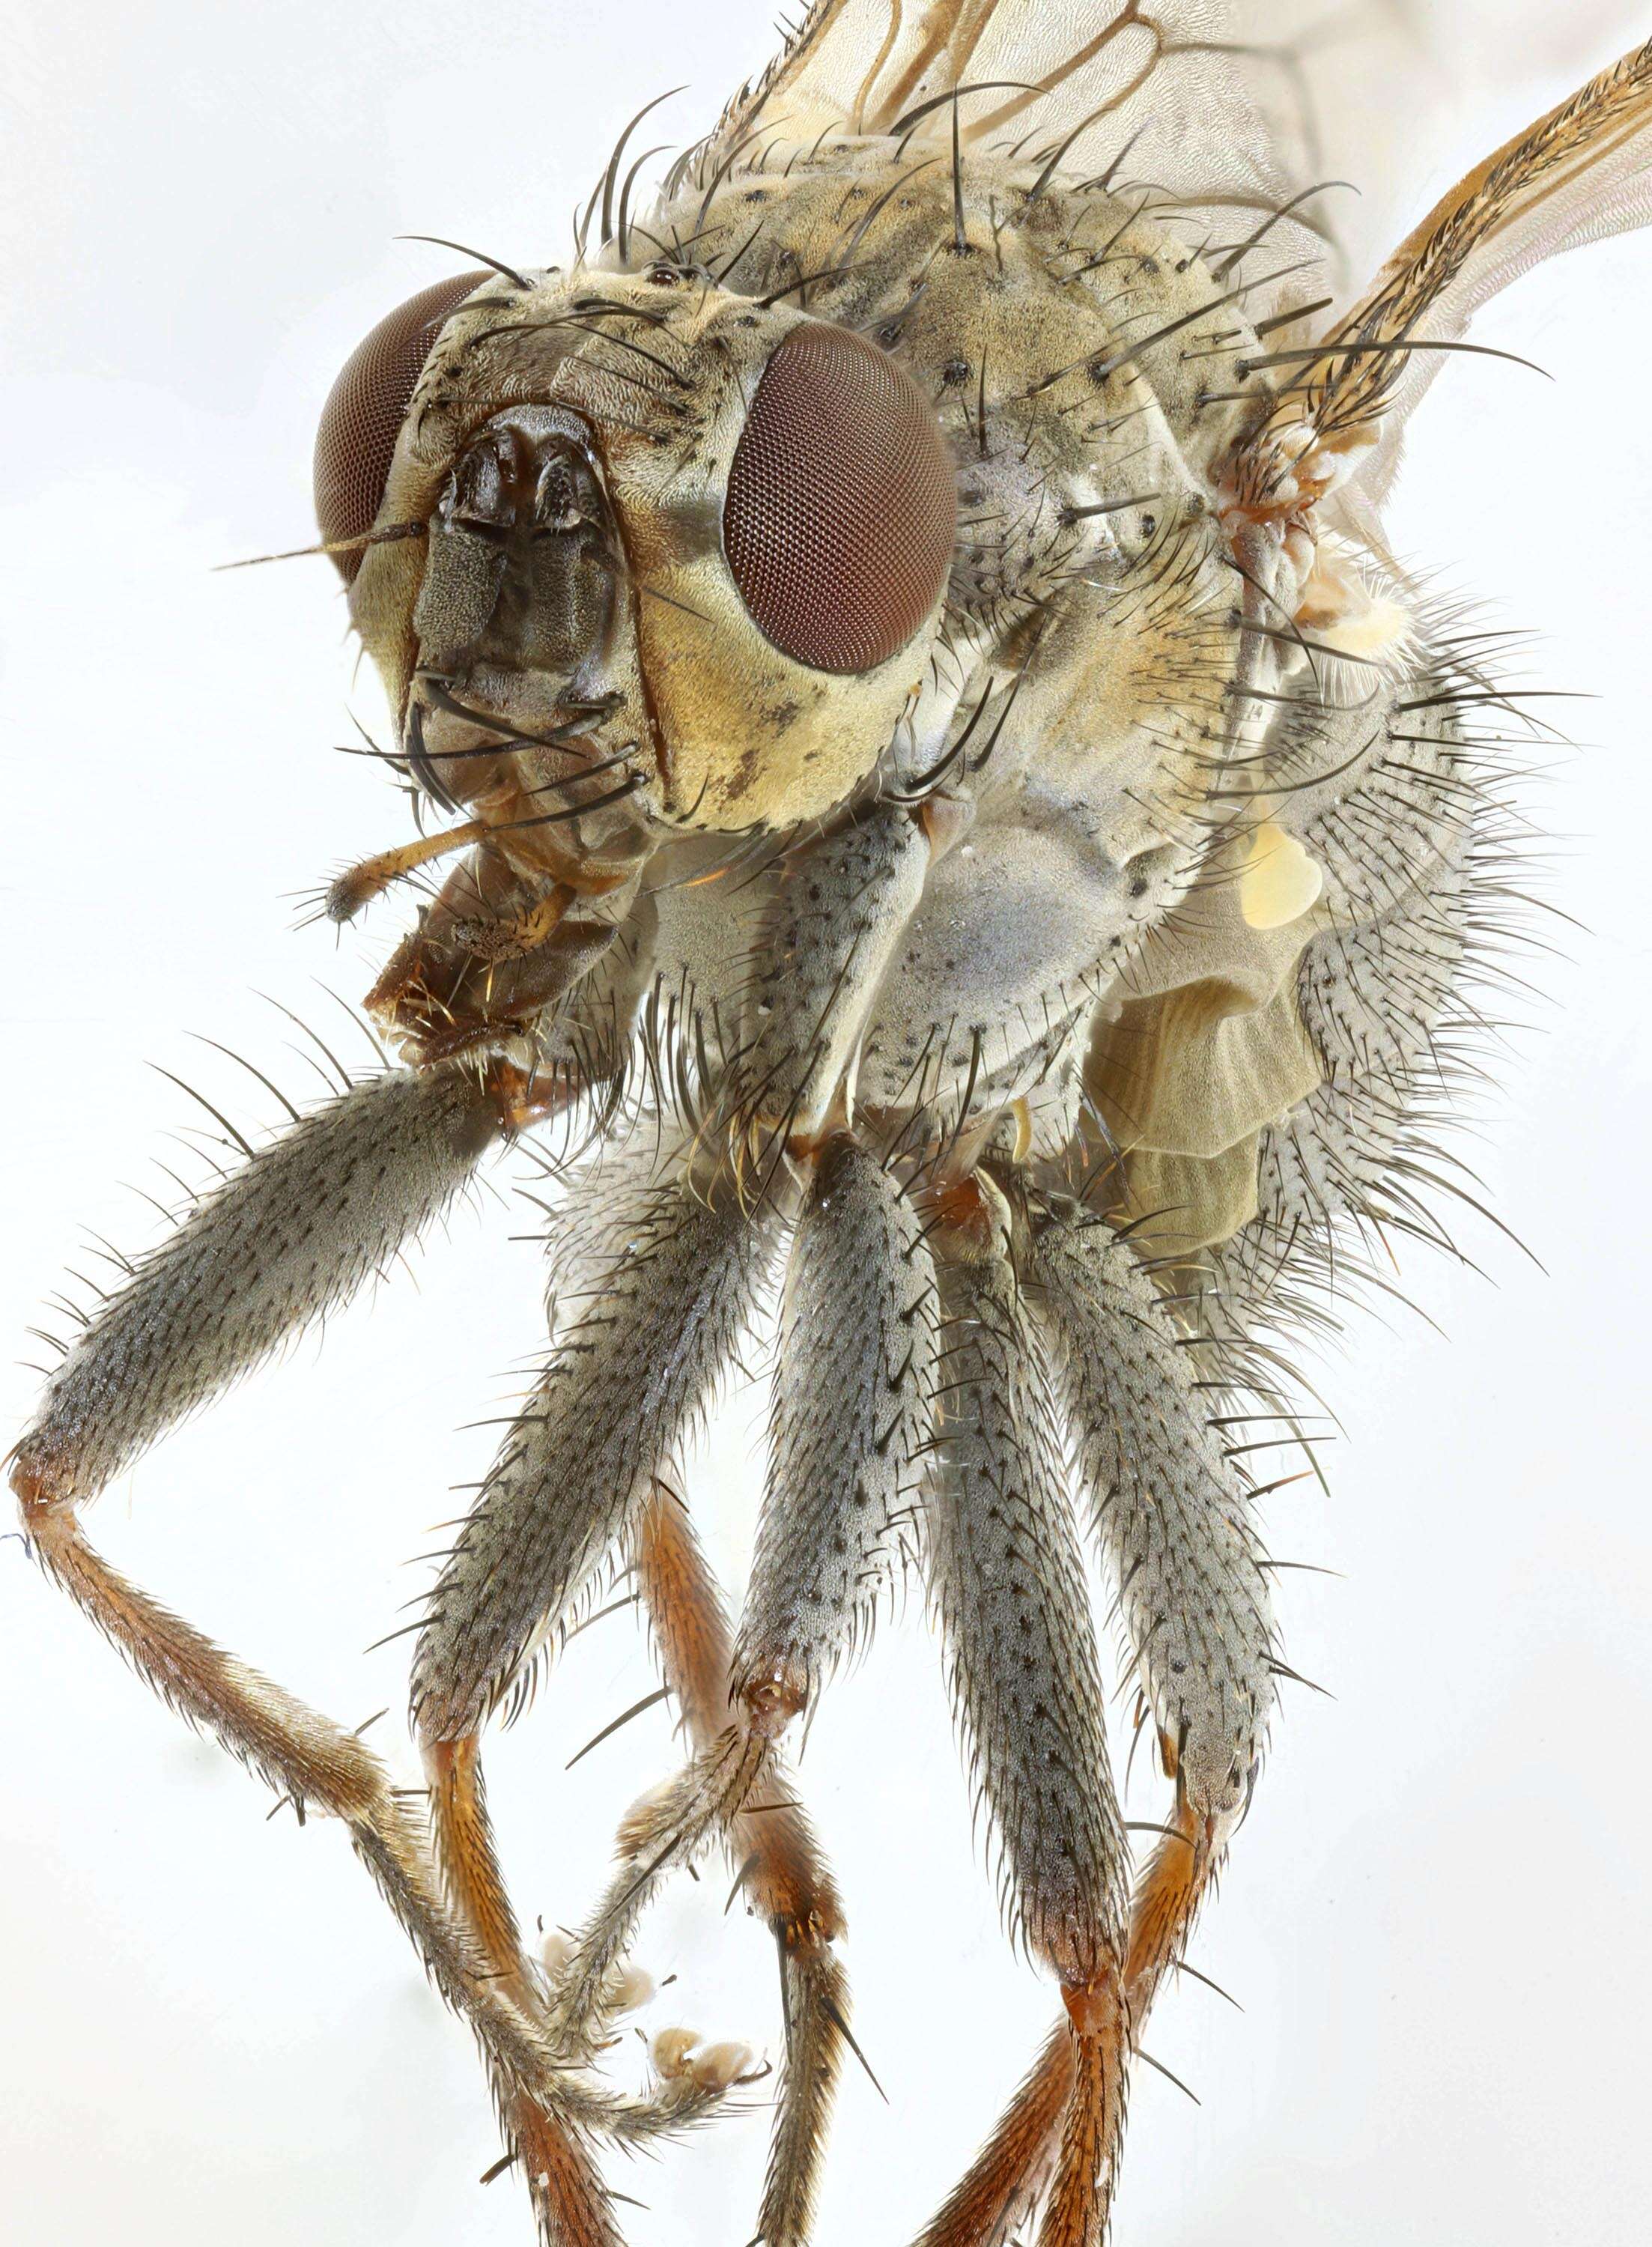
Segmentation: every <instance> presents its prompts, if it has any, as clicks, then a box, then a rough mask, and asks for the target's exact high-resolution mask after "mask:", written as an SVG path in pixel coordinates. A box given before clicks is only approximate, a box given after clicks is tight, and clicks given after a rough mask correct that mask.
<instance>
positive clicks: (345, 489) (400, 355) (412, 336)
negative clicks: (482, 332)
mask: <svg viewBox="0 0 1652 2247" xmlns="http://www.w3.org/2000/svg"><path fill="white" fill-rule="evenodd" d="M491 278H492V276H491V275H489V274H487V273H461V274H459V275H457V276H456V277H454V279H453V280H451V281H438V282H436V283H434V284H433V286H432V287H430V288H428V289H421V290H420V291H419V294H418V295H417V296H416V297H408V299H407V301H406V304H400V305H398V307H397V308H396V310H395V311H393V312H392V313H390V314H389V315H388V316H387V317H386V318H384V319H382V320H380V321H379V324H378V326H377V327H376V328H375V329H373V331H372V333H371V334H370V335H369V336H367V337H365V338H364V340H363V341H362V342H360V343H358V345H357V346H356V348H355V350H354V351H353V352H352V353H351V354H350V357H349V358H348V359H346V360H345V364H344V369H343V372H341V373H340V375H339V377H338V381H337V382H335V383H334V385H333V386H332V388H331V391H330V392H329V393H328V397H327V403H326V405H325V406H324V407H323V408H322V413H321V427H320V428H319V429H317V432H316V521H317V523H318V524H319V525H320V527H321V536H322V542H323V543H324V545H329V546H330V545H332V544H333V543H335V542H336V541H338V540H339V539H343V538H359V537H361V536H363V535H364V534H365V532H366V531H369V530H371V529H372V522H373V517H374V516H376V515H377V514H378V512H379V504H380V502H382V500H383V498H384V495H385V481H386V477H387V476H388V475H389V474H390V456H391V454H393V452H394V451H395V449H396V435H397V432H398V431H399V429H400V427H401V423H402V416H403V415H404V414H405V413H406V411H407V400H409V399H410V398H411V397H412V396H413V386H414V385H415V384H416V383H417V382H418V380H419V378H420V374H421V373H422V372H424V365H425V361H426V360H427V359H428V358H429V357H430V351H431V346H432V345H433V343H434V342H435V340H436V335H437V331H438V330H439V329H440V326H441V324H442V322H443V321H444V320H445V319H446V318H447V316H448V315H449V313H451V312H454V311H457V309H458V307H459V306H460V305H461V304H463V303H464V301H465V299H466V297H468V296H469V295H470V294H471V293H472V291H473V290H476V289H480V288H481V284H482V283H483V282H484V281H487V280H489V279H491ZM364 553H365V548H364V547H358V548H357V549H356V550H355V551H354V552H353V553H350V554H335V555H334V556H333V557H332V558H333V560H334V561H335V562H336V563H338V567H339V569H340V570H341V571H342V572H343V574H344V578H345V584H349V582H350V580H351V579H352V577H354V576H355V574H356V572H357V570H359V569H360V567H361V558H362V556H363V554H364Z"/></svg>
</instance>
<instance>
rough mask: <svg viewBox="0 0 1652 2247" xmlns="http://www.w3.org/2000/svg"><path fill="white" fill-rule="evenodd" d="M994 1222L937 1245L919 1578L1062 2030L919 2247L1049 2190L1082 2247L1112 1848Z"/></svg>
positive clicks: (1120, 1918) (1086, 1625)
mask: <svg viewBox="0 0 1652 2247" xmlns="http://www.w3.org/2000/svg"><path fill="white" fill-rule="evenodd" d="M1010 1222H1011V1220H1010V1212H1009V1210H1008V1208H1007V1205H1006V1204H1005V1202H1004V1199H1003V1198H1002V1196H1001V1195H1000V1193H999V1192H997V1190H996V1189H995V1188H994V1187H993V1186H992V1185H990V1183H988V1182H986V1181H985V1180H983V1179H980V1178H978V1179H976V1180H974V1181H973V1182H971V1184H970V1185H967V1186H966V1187H965V1188H962V1189H960V1190H959V1191H958V1192H955V1193H953V1194H952V1195H950V1196H949V1197H948V1198H947V1202H946V1205H945V1208H944V1211H943V1212H942V1222H941V1226H940V1229H939V1230H938V1233H937V1235H936V1243H937V1253H938V1257H939V1271H940V1279H941V1292H942V1301H943V1303H944V1305H945V1308H946V1310H947V1313H948V1315H949V1318H950V1321H951V1323H950V1325H949V1327H948V1328H947V1335H948V1345H949V1346H948V1348H947V1349H946V1350H945V1354H944V1356H943V1360H942V1366H941V1376H942V1379H941V1389H940V1394H941V1396H942V1397H943V1399H944V1400H945V1408H944V1409H945V1417H944V1420H943V1427H942V1433H943V1437H944V1438H945V1441H944V1445H943V1448H942V1451H941V1452H940V1455H939V1460H938V1464H937V1472H936V1480H935V1488H934V1492H933V1495H932V1499H931V1504H930V1510H929V1527H930V1554H929V1560H930V1574H931V1583H932V1600H933V1603H934V1606H935V1608H936V1611H937V1614H938V1615H939V1621H940V1624H941V1628H942V1631H943V1633H944V1636H945V1644H946V1656H947V1668H948V1672H949V1677H950V1681H951V1684H952V1693H953V1697H954V1700H955V1701H956V1703H957V1704H958V1709H959V1717H960V1719H961V1721H962V1724H963V1727H964V1730H965V1732H966V1737H967V1739H968V1743H969V1751H970V1756H971V1765H972V1770H973V1774H974V1776H975V1778H976V1780H977V1782H978V1784H979V1786H980V1790H981V1793H982V1795H983V1796H984V1798H985V1800H986V1804H987V1806H988V1809H989V1810H990V1812H991V1813H992V1818H993V1826H994V1828H995V1830H996V1834H997V1838H998V1842H999V1847H1000V1853H1001V1859H1002V1882H1003V1887H1004V1889H1005V1892H1006V1895H1007V1899H1008V1902H1009V1904H1010V1908H1011V1913H1012V1923H1013V1926H1014V1932H1015V1933H1016V1934H1017V1936H1019V1937H1020V1938H1021V1941H1023V1942H1024V1943H1026V1945H1027V1948H1028V1949H1029V1950H1031V1951H1032V1953H1033V1955H1034V1957H1036V1958H1037V1959H1038V1960H1039V1961H1040V1962H1041V1964H1044V1965H1046V1966H1048V1968H1049V1969H1050V1970H1052V1971H1053V1972H1054V1973H1055V1976H1056V1977H1057V1979H1058V1980H1059V1983H1060V1984H1061V1990H1062V1999H1063V2002H1064V2004H1065V2006H1066V2009H1067V2016H1068V2018H1067V2023H1066V2025H1065V2027H1064V2029H1063V2030H1062V2032H1060V2034H1059V2036H1058V2039H1057V2040H1056V2041H1055V2044H1053V2045H1052V2046H1051V2047H1050V2048H1049V2049H1048V2051H1047V2052H1046V2053H1045V2055H1044V2057H1043V2059H1041V2062H1040V2063H1039V2065H1038V2066H1037V2067H1036V2068H1035V2069H1034V2073H1033V2074H1032V2076H1031V2077H1030V2078H1029V2079H1028V2081H1027V2085H1026V2086H1023V2089H1022V2092H1021V2094H1020V2095H1019V2096H1018V2099H1017V2100H1016V2102H1015V2104H1014V2106H1013V2107H1012V2108H1011V2110H1010V2114H1009V2115H1008V2116H1007V2118H1006V2121H1005V2122H1004V2124H1003V2125H1001V2126H1000V2130H999V2131H998V2133H997V2134H996V2135H995V2137H994V2139H993V2144H992V2146H991V2147H990V2148H988V2152H987V2155H986V2159H985V2160H984V2161H983V2162H980V2163H978V2164H977V2166H976V2168H975V2169H974V2170H973V2171H972V2172H971V2174H970V2175H969V2177H967V2178H966V2180H965V2182H964V2184H963V2185H962V2186H961V2187H960V2188H959V2190H958V2191H957V2192H956V2193H954V2195H953V2196H952V2199H951V2200H950V2201H949V2202H948V2203H947V2205H946V2208H945V2210H944V2211H943V2212H942V2214H941V2216H939V2218H938V2219H937V2220H936V2222H935V2223H933V2224H932V2225H931V2227H930V2229H929V2230H928V2231H927V2232H926V2233H925V2241H926V2242H928V2243H933V2247H964V2243H966V2242H969V2243H972V2247H973V2243H977V2242H981V2241H987V2240H991V2241H998V2240H1001V2239H1002V2238H1003V2237H1005V2236H1006V2235H1007V2231H1008V2230H1010V2229H1011V2228H1012V2227H1013V2226H1014V2224H1015V2223H1017V2222H1018V2221H1019V2220H1020V2219H1021V2217H1023V2216H1026V2215H1027V2214H1028V2213H1029V2212H1030V2211H1031V2209H1032V2208H1033V2206H1034V2204H1035V2203H1036V2202H1037V2200H1038V2199H1039V2198H1040V2196H1041V2194H1042V2192H1043V2189H1044V2186H1045V2182H1046V2179H1047V2178H1048V2181H1049V2182H1048V2195H1047V2196H1046V2198H1045V2213H1044V2218H1043V2224H1042V2229H1041V2232H1040V2235H1039V2236H1040V2240H1041V2247H1089V2242H1092V2241H1094V2240H1096V2239H1098V2238H1099V2237H1100V2236H1101V2231H1102V2227H1103V2226H1104V2224H1105V2221H1106V2209H1107V2202H1108V2196H1109V2188H1110V2182H1111V2171H1112V2167H1113V2162H1114V2159H1115V2156H1116V2149H1117V2145H1118V2141H1119V2138H1120V2134H1121V2133H1122V2130H1123V2117H1124V2095H1125V2077H1126V2068H1127V2064H1128V2059H1129V2049H1130V2015H1129V2010H1128V2006H1127V2003H1126V1998H1125V1990H1124V1975H1125V1879H1126V1873H1125V1868H1126V1865H1127V1862H1128V1851H1127V1846H1126V1842H1125V1838H1124V1833H1123V1826H1122V1824H1121V1822H1120V1819H1119V1813H1118V1808H1117V1805H1116V1802H1115V1800H1114V1798H1113V1792H1112V1782H1111V1777H1110V1773H1109V1767H1108V1760H1107V1743H1106V1739H1105V1737H1104V1734H1103V1731H1102V1685H1101V1677H1100V1670H1099V1665H1098V1663H1097V1659H1096V1644H1095V1635H1094V1629H1093V1626H1092V1622H1091V1617H1090V1611H1089V1598H1088V1595H1087V1593H1086V1590H1085V1586H1084V1581H1083V1575H1082V1566H1081V1562H1080V1559H1079V1554H1078V1549H1077V1544H1076V1540H1075V1535H1074V1533H1073V1528H1072V1525H1071V1520H1070V1513H1069V1509H1068V1503H1067V1499H1066V1494H1065V1492H1064V1490H1063V1488H1062V1446H1061V1443H1060V1437H1059V1431H1058V1429H1057V1425H1056V1421H1055V1408H1054V1403H1053V1399H1052V1397H1051V1393H1050V1388H1049V1383H1048V1375H1047V1372H1046V1369H1045V1363H1044V1355H1043V1350H1042V1346H1041V1342H1040V1339H1039V1336H1038V1334H1037V1331H1036V1329H1035V1328H1034V1325H1033V1323H1032V1321H1031V1318H1030V1315H1029V1313H1028V1310H1027V1305H1026V1303H1025V1302H1024V1301H1023V1298H1022V1294H1021V1287H1020V1285H1019V1282H1018V1280H1017V1277H1016V1274H1015V1271H1014V1267H1013V1266H1012V1264H1011V1262H1010V1259H1009V1254H1008V1246H1007V1242H1008V1233H1009V1230H1010ZM1052 2164H1053V2170H1052Z"/></svg>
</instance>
